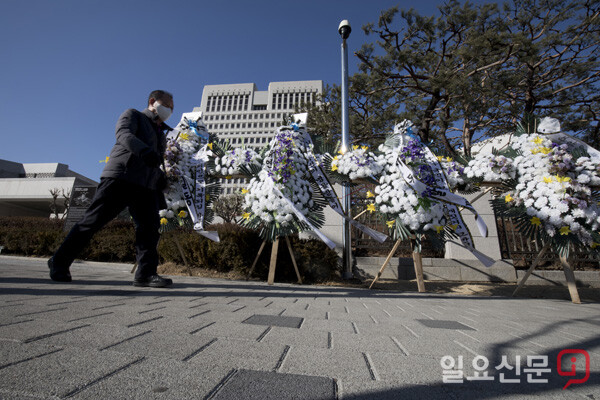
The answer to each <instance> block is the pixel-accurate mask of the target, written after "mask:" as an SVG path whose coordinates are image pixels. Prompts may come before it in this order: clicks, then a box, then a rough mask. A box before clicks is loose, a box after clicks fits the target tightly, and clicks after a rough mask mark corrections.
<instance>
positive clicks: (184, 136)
mask: <svg viewBox="0 0 600 400" xmlns="http://www.w3.org/2000/svg"><path fill="white" fill-rule="evenodd" d="M179 137H180V138H181V140H188V139H189V138H190V135H189V134H187V133H182V134H181V135H179Z"/></svg>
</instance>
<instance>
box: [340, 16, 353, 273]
mask: <svg viewBox="0 0 600 400" xmlns="http://www.w3.org/2000/svg"><path fill="white" fill-rule="evenodd" d="M351 31H352V28H351V27H350V23H349V22H348V20H347V19H345V20H343V21H342V22H340V25H339V27H338V32H339V34H340V36H341V37H342V153H345V152H346V151H348V150H350V134H349V122H348V47H347V46H346V39H348V37H349V36H350V32H351ZM342 197H343V202H342V205H343V209H344V212H345V213H346V215H348V217H350V213H351V198H350V185H349V183H348V182H344V183H343V186H342ZM343 221H344V233H343V241H342V243H343V247H344V249H343V252H344V253H343V265H344V270H343V274H342V278H343V279H351V278H352V276H353V275H352V240H351V237H350V223H349V222H348V220H346V219H344V220H343Z"/></svg>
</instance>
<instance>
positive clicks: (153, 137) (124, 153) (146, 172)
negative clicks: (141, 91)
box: [100, 108, 170, 190]
mask: <svg viewBox="0 0 600 400" xmlns="http://www.w3.org/2000/svg"><path fill="white" fill-rule="evenodd" d="M153 117H154V114H153V113H152V111H150V110H148V109H145V110H144V111H141V112H140V111H138V110H134V109H132V108H131V109H129V110H127V111H125V112H124V113H123V114H121V116H120V117H119V120H118V121H117V127H116V137H117V142H116V143H115V145H114V146H113V148H112V150H111V151H110V156H109V159H108V162H107V163H106V166H105V167H104V171H102V174H101V175H100V177H101V178H117V179H122V180H124V181H127V182H131V183H134V184H136V185H140V186H143V187H145V188H148V189H152V190H156V188H157V183H158V181H159V180H160V179H161V176H162V175H163V172H162V171H161V170H160V169H159V168H158V167H151V166H149V165H147V164H146V163H145V162H144V161H143V160H142V155H143V154H145V153H146V152H149V151H154V152H156V153H157V154H159V155H160V157H161V158H162V157H163V155H164V152H165V148H166V137H165V134H164V133H163V131H164V130H168V129H170V128H169V127H168V126H167V125H165V124H164V123H161V126H160V127H159V126H157V125H156V124H155V123H153V122H152V118H153Z"/></svg>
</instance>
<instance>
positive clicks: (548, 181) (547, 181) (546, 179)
mask: <svg viewBox="0 0 600 400" xmlns="http://www.w3.org/2000/svg"><path fill="white" fill-rule="evenodd" d="M544 183H552V177H547V176H545V177H544Z"/></svg>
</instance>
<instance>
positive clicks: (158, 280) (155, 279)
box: [133, 275, 173, 288]
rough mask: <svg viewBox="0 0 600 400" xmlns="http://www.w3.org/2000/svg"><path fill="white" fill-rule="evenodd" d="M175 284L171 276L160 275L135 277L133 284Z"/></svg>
mask: <svg viewBox="0 0 600 400" xmlns="http://www.w3.org/2000/svg"><path fill="white" fill-rule="evenodd" d="M172 284H173V280H172V279H169V278H163V277H162V276H160V275H151V276H149V277H147V278H140V279H134V281H133V286H144V287H156V288H161V287H167V286H171V285H172Z"/></svg>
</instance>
